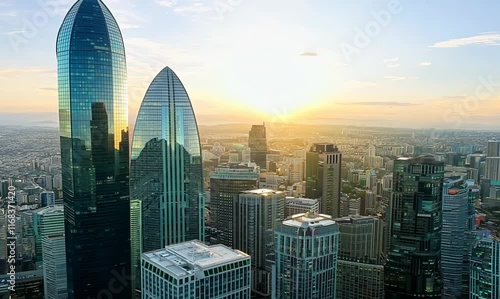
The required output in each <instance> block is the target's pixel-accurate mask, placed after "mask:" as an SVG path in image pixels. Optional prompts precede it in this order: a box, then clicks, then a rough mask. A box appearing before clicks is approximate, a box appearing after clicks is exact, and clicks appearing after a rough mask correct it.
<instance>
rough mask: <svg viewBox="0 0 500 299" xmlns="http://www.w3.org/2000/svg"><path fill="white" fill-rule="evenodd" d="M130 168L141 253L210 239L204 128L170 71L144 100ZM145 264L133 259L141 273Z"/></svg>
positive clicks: (154, 83)
mask: <svg viewBox="0 0 500 299" xmlns="http://www.w3.org/2000/svg"><path fill="white" fill-rule="evenodd" d="M130 165H131V166H130V167H131V169H130V196H131V199H132V200H134V201H135V200H139V201H141V203H140V205H141V217H140V219H141V226H142V228H141V229H140V232H141V234H142V251H141V252H148V251H153V250H158V249H161V248H164V247H165V246H168V245H172V244H176V243H180V242H185V241H189V240H195V239H197V240H204V229H205V220H204V206H205V202H204V190H203V168H202V157H201V147H200V138H199V134H198V126H197V124H196V118H195V115H194V111H193V107H192V106H191V101H190V100H189V96H188V94H187V92H186V90H185V89H184V86H183V85H182V83H181V81H180V80H179V78H178V77H177V75H176V74H175V73H174V72H173V71H172V70H171V69H170V68H168V67H166V68H164V69H163V70H162V71H161V72H160V73H159V74H158V75H157V76H156V78H155V79H154V80H153V82H152V83H151V85H150V87H149V89H148V91H147V93H146V96H145V97H144V100H143V102H142V105H141V108H140V110H139V114H138V116H137V122H136V124H135V130H134V137H133V142H132V160H131V164H130ZM132 230H134V231H138V230H137V229H136V228H132ZM132 255H133V256H135V257H138V255H137V254H136V253H133V254H132ZM139 262H140V261H139V260H137V259H136V260H134V261H133V267H134V268H135V269H138V268H139V266H138V265H139V264H138V263H139Z"/></svg>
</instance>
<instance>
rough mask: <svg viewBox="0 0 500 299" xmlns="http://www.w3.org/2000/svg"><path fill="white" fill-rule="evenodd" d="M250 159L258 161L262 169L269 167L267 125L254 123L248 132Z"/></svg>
mask: <svg viewBox="0 0 500 299" xmlns="http://www.w3.org/2000/svg"><path fill="white" fill-rule="evenodd" d="M248 135H249V136H248V147H249V148H250V161H251V162H255V163H257V165H258V166H259V167H260V169H267V161H266V159H267V137H266V126H265V125H253V126H252V129H251V130H250V132H249V134H248Z"/></svg>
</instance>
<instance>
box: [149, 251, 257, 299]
mask: <svg viewBox="0 0 500 299" xmlns="http://www.w3.org/2000/svg"><path fill="white" fill-rule="evenodd" d="M250 264H251V262H250V256H248V255H247V254H245V253H243V252H241V251H238V250H233V249H230V248H228V247H226V246H223V245H215V246H207V245H205V244H203V243H201V242H199V241H189V242H184V243H179V244H175V245H170V246H167V247H165V248H163V249H159V250H155V251H152V252H147V253H143V254H142V298H143V299H158V298H183V299H198V298H205V299H219V298H241V299H250V294H251V292H250V279H251V272H250V267H251V266H250Z"/></svg>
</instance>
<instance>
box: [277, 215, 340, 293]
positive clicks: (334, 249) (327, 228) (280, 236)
mask: <svg viewBox="0 0 500 299" xmlns="http://www.w3.org/2000/svg"><path fill="white" fill-rule="evenodd" d="M338 244H339V227H338V225H337V224H336V223H335V221H333V220H332V218H331V216H329V215H322V214H314V213H305V214H298V215H294V216H292V217H291V218H289V219H288V220H285V221H283V223H282V224H281V225H279V226H278V227H277V228H276V232H275V255H276V264H275V273H276V274H275V279H274V281H273V285H274V289H273V292H274V295H275V298H277V299H288V298H296V299H334V298H336V297H335V294H336V293H335V291H336V290H335V289H336V277H337V255H338Z"/></svg>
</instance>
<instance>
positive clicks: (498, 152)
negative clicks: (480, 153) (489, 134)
mask: <svg viewBox="0 0 500 299" xmlns="http://www.w3.org/2000/svg"><path fill="white" fill-rule="evenodd" d="M486 156H487V157H500V141H498V140H488V148H487V151H486Z"/></svg>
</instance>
